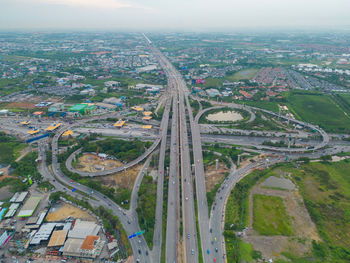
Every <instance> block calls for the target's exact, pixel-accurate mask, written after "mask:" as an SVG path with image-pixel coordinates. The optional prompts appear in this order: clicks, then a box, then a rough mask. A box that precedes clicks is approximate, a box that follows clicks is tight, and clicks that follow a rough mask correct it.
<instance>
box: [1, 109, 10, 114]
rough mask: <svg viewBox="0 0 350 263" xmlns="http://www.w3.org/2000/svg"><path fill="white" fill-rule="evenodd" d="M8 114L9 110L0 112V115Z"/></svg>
mask: <svg viewBox="0 0 350 263" xmlns="http://www.w3.org/2000/svg"><path fill="white" fill-rule="evenodd" d="M8 113H9V110H6V109H4V110H0V115H7V114H8Z"/></svg>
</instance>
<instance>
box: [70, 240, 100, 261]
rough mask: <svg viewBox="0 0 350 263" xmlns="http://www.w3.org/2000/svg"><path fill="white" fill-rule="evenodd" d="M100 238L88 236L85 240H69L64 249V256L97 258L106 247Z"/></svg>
mask: <svg viewBox="0 0 350 263" xmlns="http://www.w3.org/2000/svg"><path fill="white" fill-rule="evenodd" d="M104 243H105V242H104V241H101V239H100V237H99V236H95V235H88V236H86V237H85V239H78V238H69V239H68V240H67V241H66V243H65V244H64V247H63V255H64V256H71V257H81V258H96V257H97V256H99V255H100V254H101V251H102V249H103V246H104Z"/></svg>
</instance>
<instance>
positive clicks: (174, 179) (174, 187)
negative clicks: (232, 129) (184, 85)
mask: <svg viewBox="0 0 350 263" xmlns="http://www.w3.org/2000/svg"><path fill="white" fill-rule="evenodd" d="M178 128H179V127H178V97H177V93H176V92H174V96H173V108H172V117H171V138H170V164H169V175H168V176H169V184H168V205H167V208H168V211H167V227H166V248H165V258H166V262H171V263H172V262H179V261H178V256H177V251H178V241H179V240H178V238H179V235H178V229H179V225H178V224H179V220H178V218H179V214H178V209H179V207H178V205H179V202H178V201H179V197H178V194H179V191H178V189H179V176H178V175H179V170H178V168H179V158H178V155H179V134H178V133H179V130H178ZM174 219H175V222H174Z"/></svg>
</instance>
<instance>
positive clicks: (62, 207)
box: [46, 203, 96, 222]
mask: <svg viewBox="0 0 350 263" xmlns="http://www.w3.org/2000/svg"><path fill="white" fill-rule="evenodd" d="M69 216H70V217H74V218H80V219H84V220H88V221H96V219H95V218H94V217H93V216H92V215H90V214H89V213H88V212H87V211H83V210H81V209H79V208H77V207H75V206H72V205H70V204H66V203H60V204H58V205H56V206H54V207H53V209H52V210H51V211H50V213H49V214H48V215H47V216H46V220H47V221H49V222H51V221H60V220H64V219H66V218H67V217H69Z"/></svg>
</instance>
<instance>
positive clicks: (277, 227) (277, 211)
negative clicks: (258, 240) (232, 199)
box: [253, 195, 293, 236]
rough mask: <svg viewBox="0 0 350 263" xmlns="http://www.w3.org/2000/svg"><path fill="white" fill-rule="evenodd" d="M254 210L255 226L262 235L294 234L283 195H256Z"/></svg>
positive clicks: (254, 197)
mask: <svg viewBox="0 0 350 263" xmlns="http://www.w3.org/2000/svg"><path fill="white" fill-rule="evenodd" d="M253 210H254V212H253V220H254V222H253V228H254V229H255V230H256V231H258V233H259V234H260V235H264V236H273V235H284V236H290V235H292V234H293V230H292V227H291V225H290V218H289V217H288V215H287V211H286V207H285V206H284V204H283V199H282V198H281V197H278V196H267V195H254V196H253Z"/></svg>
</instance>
